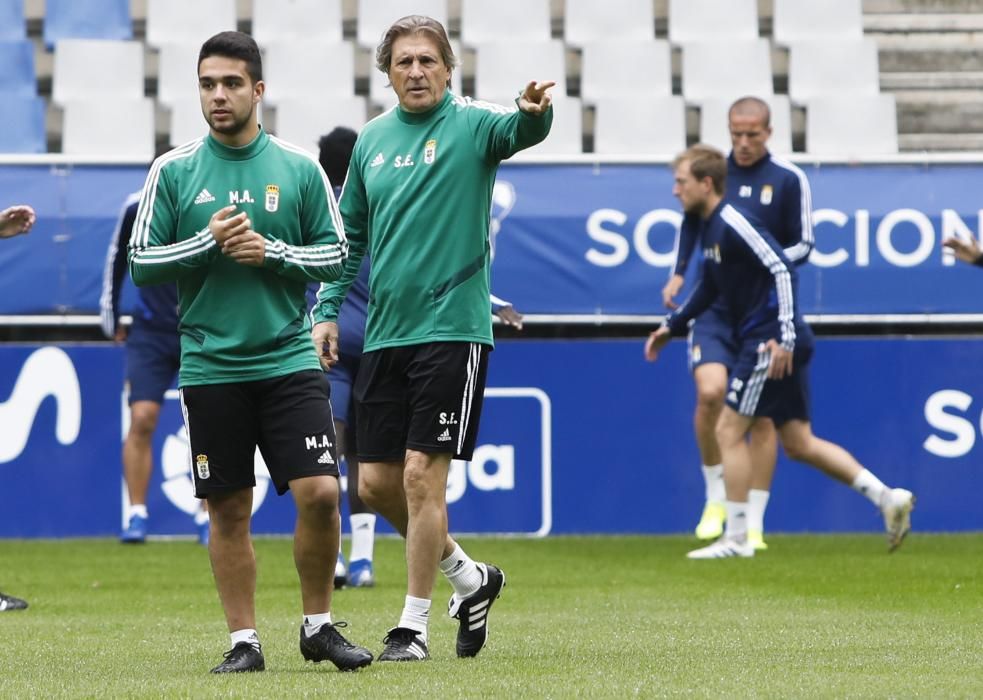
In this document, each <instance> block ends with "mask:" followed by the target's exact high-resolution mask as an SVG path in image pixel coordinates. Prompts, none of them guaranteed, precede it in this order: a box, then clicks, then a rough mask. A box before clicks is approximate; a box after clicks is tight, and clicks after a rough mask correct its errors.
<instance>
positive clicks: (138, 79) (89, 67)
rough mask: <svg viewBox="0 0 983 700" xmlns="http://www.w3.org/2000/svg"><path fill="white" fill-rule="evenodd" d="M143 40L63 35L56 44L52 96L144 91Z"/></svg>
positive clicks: (138, 94) (129, 95)
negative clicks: (83, 37)
mask: <svg viewBox="0 0 983 700" xmlns="http://www.w3.org/2000/svg"><path fill="white" fill-rule="evenodd" d="M143 82H144V71H143V44H142V43H141V42H139V41H113V40H103V39H63V40H62V41H59V42H58V43H57V45H56V46H55V62H54V70H53V74H52V85H51V99H52V100H53V101H54V102H55V103H56V104H65V103H67V102H70V101H74V100H87V99H96V100H102V98H108V99H110V100H111V99H115V98H122V99H139V98H142V97H143V95H144V87H143Z"/></svg>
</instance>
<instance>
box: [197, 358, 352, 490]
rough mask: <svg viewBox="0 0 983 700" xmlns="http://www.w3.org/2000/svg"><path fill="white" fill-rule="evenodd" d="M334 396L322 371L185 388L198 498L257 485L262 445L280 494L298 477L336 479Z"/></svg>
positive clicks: (336, 456) (264, 456) (306, 371)
mask: <svg viewBox="0 0 983 700" xmlns="http://www.w3.org/2000/svg"><path fill="white" fill-rule="evenodd" d="M329 393H330V389H329V387H328V383H327V382H326V381H324V374H323V372H321V371H320V370H305V371H302V372H294V373H293V374H287V375H284V376H282V377H274V378H273V379H262V380H260V381H255V382H238V383H232V384H205V385H201V386H188V387H184V388H182V389H181V408H182V410H183V411H184V422H185V425H186V426H187V429H188V436H189V438H190V440H191V473H192V475H193V476H194V481H195V496H197V497H198V498H205V497H206V496H208V494H211V493H227V492H230V491H238V490H240V489H245V488H252V487H253V486H255V485H256V476H255V467H254V458H255V457H254V455H255V453H256V447H257V446H259V449H260V452H261V453H262V455H263V460H264V461H265V462H266V466H267V468H268V469H269V470H270V478H271V479H272V480H273V484H274V486H276V492H277V493H278V494H280V495H281V496H282V495H283V494H284V493H286V492H287V489H289V488H290V481H291V480H293V479H299V478H301V477H305V476H318V475H322V474H325V475H331V476H338V455H337V453H336V449H335V434H334V421H333V419H332V417H331V402H330V400H329Z"/></svg>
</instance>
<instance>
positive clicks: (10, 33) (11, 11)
mask: <svg viewBox="0 0 983 700" xmlns="http://www.w3.org/2000/svg"><path fill="white" fill-rule="evenodd" d="M26 36H27V21H26V20H25V18H24V0H0V40H2V41H8V40H10V39H23V38H24V37H26Z"/></svg>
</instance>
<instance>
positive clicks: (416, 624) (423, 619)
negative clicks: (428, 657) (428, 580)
mask: <svg viewBox="0 0 983 700" xmlns="http://www.w3.org/2000/svg"><path fill="white" fill-rule="evenodd" d="M429 622H430V601H429V600H427V599H426V598H414V597H413V596H411V595H408V596H406V602H405V603H403V614H402V615H400V616H399V626H400V627H406V628H409V629H411V630H413V631H414V632H416V633H417V634H418V635H419V636H420V638H421V639H423V641H424V642H426V641H427V625H428V624H429Z"/></svg>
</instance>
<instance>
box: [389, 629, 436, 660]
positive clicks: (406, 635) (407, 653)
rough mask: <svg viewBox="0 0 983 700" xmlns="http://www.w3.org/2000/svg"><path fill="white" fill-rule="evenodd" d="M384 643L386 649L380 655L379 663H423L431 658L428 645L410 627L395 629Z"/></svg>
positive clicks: (390, 631)
mask: <svg viewBox="0 0 983 700" xmlns="http://www.w3.org/2000/svg"><path fill="white" fill-rule="evenodd" d="M382 643H383V644H385V645H386V648H385V649H383V650H382V653H381V654H379V661H423V660H424V659H428V658H430V652H429V651H427V643H426V642H425V641H423V640H422V639H421V638H420V635H419V633H418V632H417V631H416V630H411V629H410V628H409V627H393V628H392V629H391V630H389V634H387V635H386V638H385V639H383V640H382Z"/></svg>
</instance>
